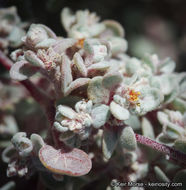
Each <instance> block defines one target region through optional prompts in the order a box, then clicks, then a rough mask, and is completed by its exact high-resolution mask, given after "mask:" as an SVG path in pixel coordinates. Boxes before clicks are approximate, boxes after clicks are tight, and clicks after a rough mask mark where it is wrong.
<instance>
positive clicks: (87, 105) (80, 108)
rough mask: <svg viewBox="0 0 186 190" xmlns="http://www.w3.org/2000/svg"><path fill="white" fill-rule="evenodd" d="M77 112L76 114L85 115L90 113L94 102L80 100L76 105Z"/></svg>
mask: <svg viewBox="0 0 186 190" xmlns="http://www.w3.org/2000/svg"><path fill="white" fill-rule="evenodd" d="M75 110H76V112H78V113H80V112H85V113H90V112H91V110H92V101H91V100H89V101H88V102H86V101H85V100H80V101H78V102H77V103H76V104H75Z"/></svg>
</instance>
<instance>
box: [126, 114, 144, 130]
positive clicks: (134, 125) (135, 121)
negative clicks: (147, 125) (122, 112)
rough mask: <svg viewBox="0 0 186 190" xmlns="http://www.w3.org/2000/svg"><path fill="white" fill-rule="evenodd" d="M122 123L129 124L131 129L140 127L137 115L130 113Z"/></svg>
mask: <svg viewBox="0 0 186 190" xmlns="http://www.w3.org/2000/svg"><path fill="white" fill-rule="evenodd" d="M124 123H125V124H126V125H128V126H131V127H132V129H133V130H138V129H140V127H141V123H140V120H139V118H138V116H137V115H132V114H130V116H129V119H127V120H125V121H124Z"/></svg>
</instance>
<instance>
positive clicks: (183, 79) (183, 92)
mask: <svg viewBox="0 0 186 190" xmlns="http://www.w3.org/2000/svg"><path fill="white" fill-rule="evenodd" d="M176 77H179V97H180V98H183V99H186V73H185V72H183V73H180V74H179V75H178V76H177V75H176Z"/></svg>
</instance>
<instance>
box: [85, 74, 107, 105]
mask: <svg viewBox="0 0 186 190" xmlns="http://www.w3.org/2000/svg"><path fill="white" fill-rule="evenodd" d="M102 79H103V77H101V76H97V77H94V78H93V79H91V81H90V82H89V86H88V90H87V93H88V98H89V99H90V100H92V102H93V103H107V102H108V100H109V96H110V92H109V90H107V89H106V88H104V87H103V85H102Z"/></svg>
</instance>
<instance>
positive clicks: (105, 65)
mask: <svg viewBox="0 0 186 190" xmlns="http://www.w3.org/2000/svg"><path fill="white" fill-rule="evenodd" d="M109 67H110V66H109V64H108V63H107V62H106V61H101V62H99V63H95V64H91V65H90V66H89V67H88V68H87V70H88V72H89V73H90V72H91V71H93V70H103V71H104V70H107V69H108V68H109Z"/></svg>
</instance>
